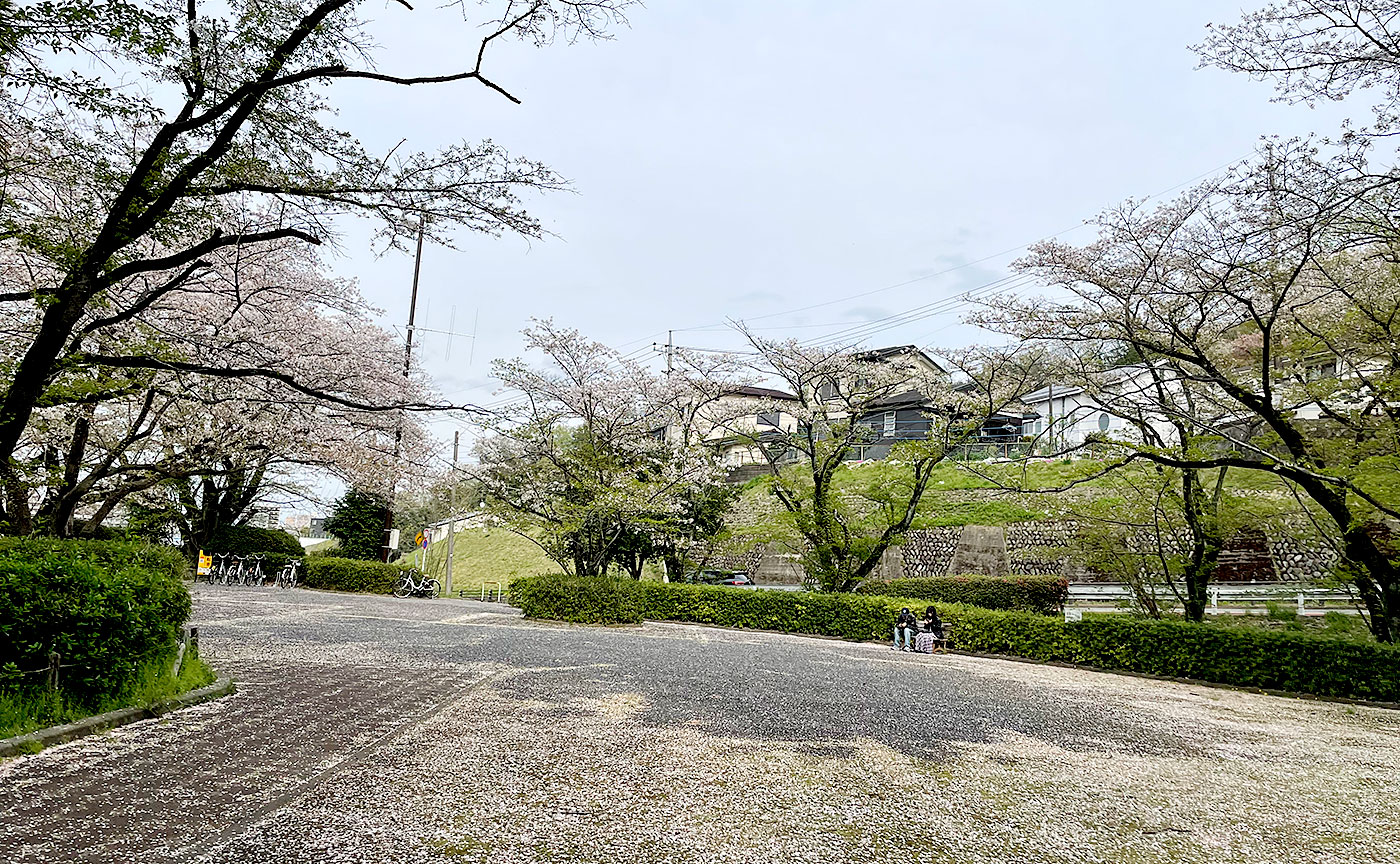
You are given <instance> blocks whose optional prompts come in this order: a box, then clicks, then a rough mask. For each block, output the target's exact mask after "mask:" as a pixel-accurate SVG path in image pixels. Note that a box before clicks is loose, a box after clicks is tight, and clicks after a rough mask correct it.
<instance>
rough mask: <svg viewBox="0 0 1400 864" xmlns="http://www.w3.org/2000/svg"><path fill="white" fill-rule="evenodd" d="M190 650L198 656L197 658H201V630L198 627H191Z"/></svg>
mask: <svg viewBox="0 0 1400 864" xmlns="http://www.w3.org/2000/svg"><path fill="white" fill-rule="evenodd" d="M190 650H191V651H193V652H194V656H196V657H198V656H199V628H198V627H191V628H190Z"/></svg>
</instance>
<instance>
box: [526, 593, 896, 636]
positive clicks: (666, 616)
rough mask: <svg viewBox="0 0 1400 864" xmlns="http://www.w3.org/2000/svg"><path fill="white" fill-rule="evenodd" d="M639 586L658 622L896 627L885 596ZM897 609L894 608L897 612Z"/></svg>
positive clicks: (867, 630) (821, 629)
mask: <svg viewBox="0 0 1400 864" xmlns="http://www.w3.org/2000/svg"><path fill="white" fill-rule="evenodd" d="M638 587H639V589H640V592H641V597H642V617H644V618H651V619H654V620H663V621H696V622H700V623H703V624H715V625H718V626H720V627H750V628H753V629H757V630H781V631H783V632H786V633H809V634H813V635H819V636H839V637H841V638H843V639H856V640H862V641H864V640H869V639H886V638H888V637H889V635H890V632H891V631H892V630H893V628H894V615H893V614H892V613H891V612H890V609H891V604H892V603H893V602H894V601H892V600H889V599H888V598H885V597H865V596H860V595H855V594H825V593H818V592H808V591H759V590H754V589H751V588H724V587H721V586H718V585H677V584H663V583H660V582H643V583H639V586H638ZM512 590H514V589H513V588H512ZM906 603H908V601H906ZM898 608H899V607H898V605H895V606H894V609H895V610H896V611H898Z"/></svg>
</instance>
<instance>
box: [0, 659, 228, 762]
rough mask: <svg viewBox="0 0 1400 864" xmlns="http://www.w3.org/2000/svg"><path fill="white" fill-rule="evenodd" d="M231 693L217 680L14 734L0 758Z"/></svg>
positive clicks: (1, 749)
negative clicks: (166, 696) (144, 702)
mask: <svg viewBox="0 0 1400 864" xmlns="http://www.w3.org/2000/svg"><path fill="white" fill-rule="evenodd" d="M233 691H234V686H233V679H232V678H219V679H218V680H216V681H215V682H214V683H213V684H209V685H207V686H204V687H201V688H199V689H198V690H191V691H190V692H188V693H186V694H184V695H183V696H177V697H175V698H174V699H168V700H166V701H164V702H157V703H155V704H154V705H138V706H133V707H131V708H118V709H117V710H115V711H108V712H107V713H105V714H96V715H94V716H92V717H85V718H83V719H82V720H79V721H77V722H75V723H67V724H64V725H63V726H50V727H49V728H48V729H40V730H39V731H37V732H30V733H28V734H25V735H16V736H15V737H13V738H5V739H3V740H0V758H3V757H5V756H17V755H21V754H24V753H27V752H30V749H29V748H32V747H33V745H35V744H38V745H39V746H40V747H52V746H53V745H55V744H63V743H65V742H67V741H72V740H74V739H75V738H82V737H83V736H85V735H91V734H93V733H95V732H105V731H107V730H108V729H115V728H117V727H118V726H125V725H127V724H128V723H135V722H137V721H139V720H151V719H154V718H156V717H160V716H162V715H165V714H169V713H171V712H172V711H178V710H179V709H181V708H187V707H189V706H190V705H198V704H199V703H200V702H208V701H209V700H211V699H218V698H219V697H220V696H227V695H228V694H230V693H232V692H233Z"/></svg>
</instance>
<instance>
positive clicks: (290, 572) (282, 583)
mask: <svg viewBox="0 0 1400 864" xmlns="http://www.w3.org/2000/svg"><path fill="white" fill-rule="evenodd" d="M298 566H300V562H298V561H288V562H287V563H286V564H285V565H283V567H282V569H281V571H279V572H278V574H277V587H278V588H295V587H297V567H298Z"/></svg>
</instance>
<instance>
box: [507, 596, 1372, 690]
mask: <svg viewBox="0 0 1400 864" xmlns="http://www.w3.org/2000/svg"><path fill="white" fill-rule="evenodd" d="M544 578H545V577H533V578H530V579H522V580H517V581H516V582H514V583H512V584H511V602H513V603H516V604H517V605H521V602H522V601H521V598H522V597H528V598H529V603H530V606H529V608H527V609H526V610H525V611H526V614H527V615H528V616H530V617H533V618H556V619H561V620H575V621H585V620H591V619H590V618H589V616H590V615H597V616H598V617H605V615H604V614H603V613H602V612H595V611H593V610H591V609H590V606H589V604H590V603H593V602H597V598H599V597H601V596H606V595H605V594H604V593H603V592H599V591H588V592H585V591H574V592H573V593H570V591H569V584H568V583H567V582H566V581H565V580H560V579H557V577H556V581H555V583H553V584H551V585H549V586H548V588H547V589H546V588H544V587H540V586H541V584H542V583H540V581H539V580H541V579H544ZM633 585H634V588H633V590H635V592H636V596H637V599H638V601H639V605H640V614H641V617H642V618H646V619H651V620H659V621H690V622H697V623H703V624H714V625H718V626H722V627H746V628H753V629H758V630H778V631H783V632H788V633H806V634H812V635H820V636H836V637H839V638H843V639H853V640H860V641H870V640H881V641H883V640H886V639H889V638H890V631H891V628H892V627H893V624H894V618H895V615H896V614H897V613H898V611H899V609H900V608H901V607H903V606H908V607H910V608H918V607H919V606H920V605H921V604H920V601H919V600H918V599H916V598H891V597H884V596H881V595H860V594H816V593H809V592H801V591H762V590H753V589H744V588H723V587H718V586H711V585H677V584H662V583H657V582H641V583H633ZM934 605H936V606H937V608H938V612H939V615H940V616H941V617H942V618H943V620H944V622H946V623H948V624H951V625H953V630H952V639H953V644H954V646H955V647H957V648H959V649H961V650H965V651H976V652H983V653H991V654H1005V655H1010V656H1014V657H1024V658H1028V659H1032V660H1042V661H1056V662H1066V663H1077V664H1082V665H1086V666H1093V667H1096V668H1099V669H1105V670H1119V671H1127V672H1139V673H1143V674H1148V675H1160V676H1166V677H1171V678H1193V679H1196V680H1200V681H1210V682H1214V683H1218V684H1228V685H1232V686H1237V687H1257V688H1264V689H1270V690H1285V691H1289V692H1294V693H1312V694H1315V695H1318V696H1339V697H1347V698H1356V699H1370V700H1376V701H1385V702H1400V646H1394V645H1379V644H1374V643H1364V642H1349V641H1344V640H1339V639H1331V638H1328V637H1326V636H1315V635H1311V634H1302V633H1286V632H1276V631H1265V630H1252V629H1244V628H1227V627H1215V626H1212V625H1209V624H1190V623H1186V622H1179V621H1147V620H1143V619H1139V618H1131V617H1128V616H1126V615H1107V616H1098V617H1090V618H1086V619H1084V620H1083V621H1073V622H1066V621H1064V620H1062V619H1060V618H1052V617H1049V616H1046V615H1038V614H1035V613H1032V612H1015V611H996V610H990V609H980V608H977V607H975V606H967V605H959V604H951V603H936V604H934ZM522 608H524V607H523V606H522ZM563 614H568V615H570V616H572V617H570V618H568V619H562V615H563Z"/></svg>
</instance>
